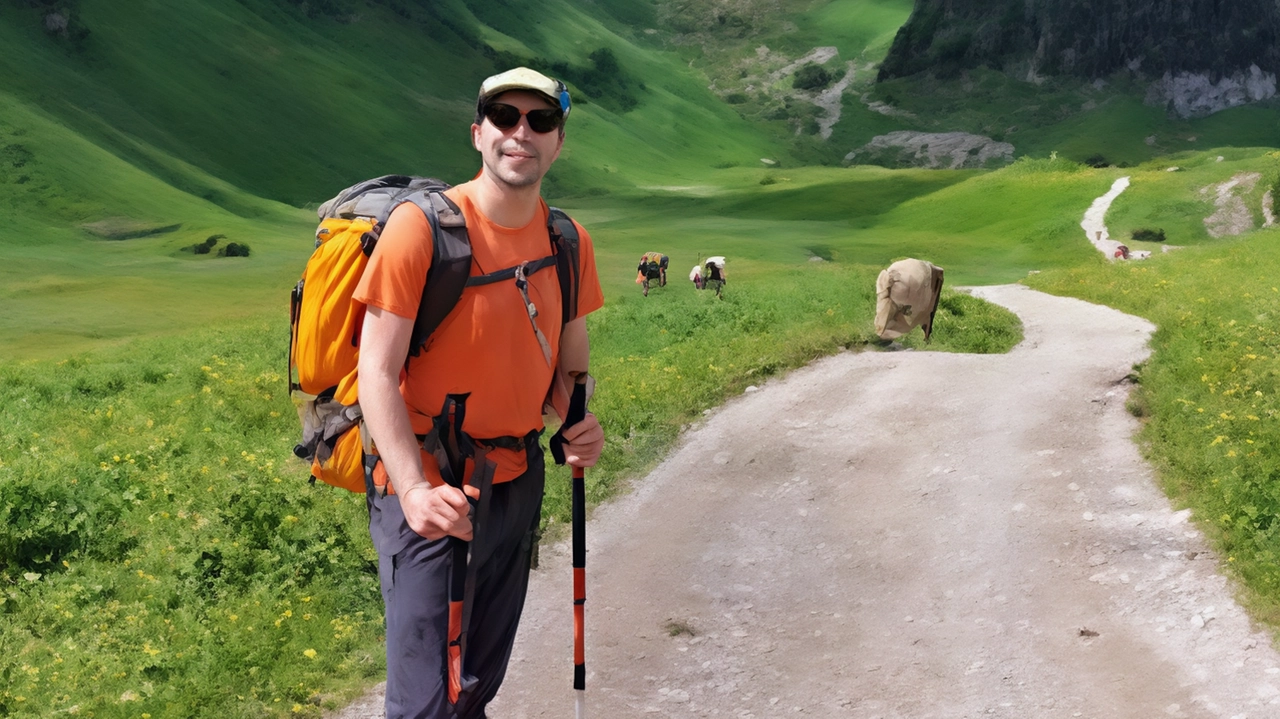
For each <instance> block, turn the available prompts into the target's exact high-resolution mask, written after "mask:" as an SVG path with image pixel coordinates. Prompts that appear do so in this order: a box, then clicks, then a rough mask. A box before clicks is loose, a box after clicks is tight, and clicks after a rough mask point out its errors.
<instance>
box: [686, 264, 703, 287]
mask: <svg viewBox="0 0 1280 719" xmlns="http://www.w3.org/2000/svg"><path fill="white" fill-rule="evenodd" d="M689 280H690V281H691V282H693V289H695V290H700V289H702V265H694V266H693V269H692V270H689Z"/></svg>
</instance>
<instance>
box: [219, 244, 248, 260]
mask: <svg viewBox="0 0 1280 719" xmlns="http://www.w3.org/2000/svg"><path fill="white" fill-rule="evenodd" d="M218 256H219V257H248V256H249V246H248V245H246V244H243V243H240V242H232V243H230V244H229V245H227V246H226V247H224V248H222V252H219V253H218Z"/></svg>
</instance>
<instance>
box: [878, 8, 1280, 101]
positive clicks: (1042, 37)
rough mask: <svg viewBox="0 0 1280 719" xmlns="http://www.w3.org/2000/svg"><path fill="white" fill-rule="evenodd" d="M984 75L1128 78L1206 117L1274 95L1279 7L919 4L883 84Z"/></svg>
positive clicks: (1279, 56)
mask: <svg viewBox="0 0 1280 719" xmlns="http://www.w3.org/2000/svg"><path fill="white" fill-rule="evenodd" d="M979 66H987V67H992V68H996V69H1000V70H1003V71H1005V72H1008V73H1010V74H1013V75H1014V76H1017V77H1022V78H1025V79H1027V80H1031V81H1035V80H1037V79H1038V78H1040V77H1041V76H1043V75H1070V76H1074V77H1083V78H1088V79H1094V78H1100V77H1105V76H1107V75H1110V74H1111V73H1113V72H1116V71H1118V70H1126V69H1127V70H1130V71H1132V72H1134V73H1137V74H1139V75H1140V76H1141V77H1143V78H1146V79H1148V80H1154V81H1156V82H1155V85H1154V86H1153V93H1154V95H1153V96H1152V98H1153V99H1154V100H1156V101H1161V102H1167V103H1169V104H1171V105H1172V107H1171V108H1170V109H1171V110H1172V111H1173V112H1174V113H1176V114H1182V115H1187V116H1189V115H1192V114H1205V113H1208V112H1213V111H1215V110H1218V109H1223V108H1225V107H1231V106H1233V105H1235V104H1241V103H1243V102H1249V101H1254V100H1260V99H1266V98H1268V97H1271V96H1273V95H1275V85H1276V73H1277V72H1280V4H1278V3H1277V2H1276V0H1116V1H1113V2H1096V1H1093V0H916V5H915V9H914V11H913V12H912V14H911V18H910V19H909V20H908V21H907V23H906V25H904V26H903V27H902V28H901V29H900V30H899V31H898V34H897V36H896V37H895V38H894V41H893V46H892V48H891V49H890V51H889V56H888V57H887V58H885V61H884V64H883V65H882V66H881V68H880V75H879V79H881V80H885V79H889V78H894V77H902V76H906V75H913V74H916V73H919V72H924V71H931V72H934V73H936V74H938V75H940V76H944V77H945V76H948V75H954V74H957V73H958V72H960V71H961V70H964V69H967V68H974V67H979Z"/></svg>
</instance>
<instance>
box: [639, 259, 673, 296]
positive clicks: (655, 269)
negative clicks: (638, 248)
mask: <svg viewBox="0 0 1280 719" xmlns="http://www.w3.org/2000/svg"><path fill="white" fill-rule="evenodd" d="M669 262H670V258H668V257H667V256H666V255H664V254H662V253H661V252H646V253H644V254H643V255H641V256H640V264H639V265H637V266H636V284H638V285H640V286H641V287H643V288H644V296H645V297H648V296H649V283H650V282H651V281H652V280H657V281H658V286H659V287H666V286H667V264H668V263H669Z"/></svg>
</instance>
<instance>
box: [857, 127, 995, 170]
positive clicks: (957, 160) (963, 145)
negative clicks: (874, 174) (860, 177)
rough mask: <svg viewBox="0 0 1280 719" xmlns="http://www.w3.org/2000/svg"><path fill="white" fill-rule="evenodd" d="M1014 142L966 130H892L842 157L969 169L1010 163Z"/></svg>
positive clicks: (890, 164)
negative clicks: (974, 133)
mask: <svg viewBox="0 0 1280 719" xmlns="http://www.w3.org/2000/svg"><path fill="white" fill-rule="evenodd" d="M1013 150H1014V148H1013V145H1010V144H1009V143H1007V142H997V141H995V140H993V139H991V138H989V137H985V136H983V135H971V134H969V133H967V132H909V131H901V132H891V133H889V134H887V135H878V136H876V137H873V138H871V142H868V143H867V144H865V145H863V146H862V147H860V148H858V149H856V150H854V151H853V152H850V153H849V154H848V155H845V156H844V163H845V164H846V165H852V164H859V165H882V166H884V167H926V168H930V169H948V170H959V169H971V168H982V167H992V166H1001V165H1006V164H1008V163H1010V162H1013Z"/></svg>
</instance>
